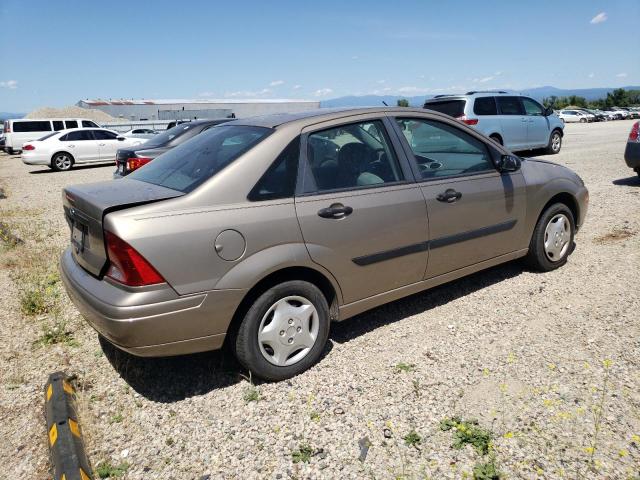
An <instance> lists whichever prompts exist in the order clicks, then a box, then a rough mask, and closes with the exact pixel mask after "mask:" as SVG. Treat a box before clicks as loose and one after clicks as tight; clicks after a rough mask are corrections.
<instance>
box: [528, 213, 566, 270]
mask: <svg viewBox="0 0 640 480" xmlns="http://www.w3.org/2000/svg"><path fill="white" fill-rule="evenodd" d="M575 229H576V227H575V220H574V218H573V213H571V210H570V209H569V207H567V206H566V205H565V204H564V203H554V204H553V205H551V206H550V207H549V208H547V209H546V210H545V211H544V212H543V213H542V215H541V216H540V219H539V220H538V223H537V224H536V228H535V229H534V230H533V235H532V236H531V241H530V243H529V253H527V256H526V257H525V261H526V262H527V263H528V264H529V266H530V267H531V268H533V269H535V270H539V271H542V272H548V271H550V270H555V269H556V268H559V267H561V266H563V265H564V264H565V263H567V258H568V257H569V254H570V253H571V251H572V249H573V237H574V235H575Z"/></svg>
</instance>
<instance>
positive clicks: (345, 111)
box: [228, 107, 446, 128]
mask: <svg viewBox="0 0 640 480" xmlns="http://www.w3.org/2000/svg"><path fill="white" fill-rule="evenodd" d="M425 112H427V110H425V109H424V108H407V107H361V108H353V107H347V108H320V109H317V110H308V111H306V112H299V113H274V114H270V115H261V116H256V117H247V118H241V119H238V120H234V121H232V122H229V123H228V125H243V126H253V127H267V128H277V127H279V126H282V125H288V124H292V123H296V122H299V123H301V124H305V125H313V124H315V123H320V122H325V121H329V120H338V119H340V118H345V117H351V116H354V115H364V114H375V113H379V114H382V115H385V114H387V113H399V114H402V113H423V114H424V113H425ZM429 113H435V114H438V112H432V111H429ZM438 115H443V114H438ZM443 116H446V115H443Z"/></svg>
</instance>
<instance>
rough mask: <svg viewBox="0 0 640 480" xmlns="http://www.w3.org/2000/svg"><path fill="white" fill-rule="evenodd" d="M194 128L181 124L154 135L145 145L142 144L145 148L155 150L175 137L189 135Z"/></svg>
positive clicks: (187, 124)
mask: <svg viewBox="0 0 640 480" xmlns="http://www.w3.org/2000/svg"><path fill="white" fill-rule="evenodd" d="M193 128H194V126H193V125H191V124H189V123H183V124H181V125H176V126H175V127H173V128H170V129H169V130H165V131H164V132H162V133H160V134H158V135H156V136H155V137H153V138H152V139H151V140H149V141H148V142H147V143H145V144H144V146H145V148H156V147H163V146H165V145H166V144H167V143H169V142H170V141H172V140H174V139H175V138H177V137H181V136H182V135H185V134H187V133H189V134H191V133H192V131H193Z"/></svg>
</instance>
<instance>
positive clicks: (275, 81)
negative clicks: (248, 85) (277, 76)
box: [269, 80, 284, 87]
mask: <svg viewBox="0 0 640 480" xmlns="http://www.w3.org/2000/svg"><path fill="white" fill-rule="evenodd" d="M280 85H284V80H274V81H273V82H271V83H270V84H269V86H270V87H278V86H280Z"/></svg>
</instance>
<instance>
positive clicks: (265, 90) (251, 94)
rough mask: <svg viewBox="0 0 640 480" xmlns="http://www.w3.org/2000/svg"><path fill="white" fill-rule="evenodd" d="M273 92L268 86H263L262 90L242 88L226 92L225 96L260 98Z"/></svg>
mask: <svg viewBox="0 0 640 480" xmlns="http://www.w3.org/2000/svg"><path fill="white" fill-rule="evenodd" d="M270 94H271V90H270V89H268V88H263V89H262V90H257V91H252V90H240V91H238V92H230V93H225V95H224V96H225V97H230V98H242V97H244V98H252V97H253V98H258V97H264V96H267V95H270Z"/></svg>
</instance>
